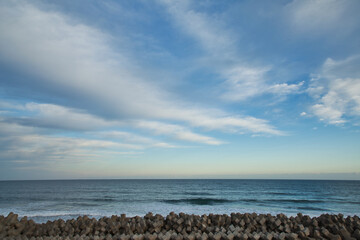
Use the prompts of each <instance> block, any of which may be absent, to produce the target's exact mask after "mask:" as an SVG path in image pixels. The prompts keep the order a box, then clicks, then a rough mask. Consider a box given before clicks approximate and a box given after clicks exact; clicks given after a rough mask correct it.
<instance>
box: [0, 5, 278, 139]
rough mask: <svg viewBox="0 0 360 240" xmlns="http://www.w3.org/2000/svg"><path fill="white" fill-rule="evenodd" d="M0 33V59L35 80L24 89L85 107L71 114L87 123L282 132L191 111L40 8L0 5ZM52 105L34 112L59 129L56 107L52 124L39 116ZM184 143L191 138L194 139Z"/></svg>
mask: <svg viewBox="0 0 360 240" xmlns="http://www.w3.org/2000/svg"><path fill="white" fill-rule="evenodd" d="M199 18H200V17H199ZM0 32H1V35H0V51H1V58H2V60H4V61H6V62H8V64H15V65H16V66H17V67H18V68H19V69H22V70H26V71H27V72H28V73H31V74H32V76H35V79H36V80H33V82H32V83H31V84H30V85H31V87H32V88H33V89H35V90H37V91H40V92H46V93H47V94H50V95H53V96H55V97H57V98H63V99H66V100H67V101H68V102H67V104H68V105H69V106H73V108H74V109H75V108H76V109H84V111H78V110H76V111H72V112H73V115H72V116H73V117H74V118H85V119H86V118H88V117H89V115H88V114H96V115H99V116H102V117H103V118H110V119H115V120H119V119H121V120H134V119H136V120H138V119H158V120H161V121H167V120H171V121H172V120H175V121H180V122H183V123H186V124H190V125H192V126H198V127H203V128H211V129H214V130H216V129H218V130H219V129H220V130H225V131H227V130H228V129H224V128H226V127H229V128H237V130H238V131H246V132H263V133H268V134H277V135H280V134H282V133H281V132H280V131H279V130H276V129H275V128H274V127H273V126H271V125H270V124H268V123H267V122H266V121H265V120H261V119H257V118H252V117H239V116H237V117H235V116H231V114H228V113H223V112H221V111H213V110H209V109H206V108H194V107H193V106H192V105H193V104H191V103H186V102H181V101H179V100H175V98H174V97H172V96H170V95H169V94H168V93H167V92H166V91H164V90H162V89H159V88H158V87H157V86H155V85H154V84H152V83H151V82H149V80H148V79H146V78H143V76H141V74H139V71H138V70H139V69H138V68H136V67H134V65H135V64H134V63H133V61H132V59H130V58H129V57H127V56H126V54H123V52H126V49H123V50H124V51H115V50H114V49H112V48H111V44H110V42H111V40H112V38H111V37H110V36H108V35H106V34H105V33H104V32H102V31H100V30H98V29H95V28H92V27H89V26H86V25H84V24H81V23H78V22H77V21H75V20H74V19H71V18H69V17H67V16H65V15H63V14H61V13H59V12H54V11H43V10H41V9H39V8H37V7H35V6H34V5H31V4H29V3H27V2H22V1H19V2H11V3H9V2H3V3H1V5H0ZM215 35H221V34H215ZM204 36H207V34H204ZM205 38H206V37H205ZM118 40H119V41H121V39H118ZM214 41H215V40H214ZM219 41H220V40H219ZM14 49H16V51H14ZM17 81H20V82H17V83H16V87H21V86H22V85H25V87H24V88H25V89H26V85H29V82H27V80H21V79H20V80H19V79H18V80H17ZM28 107H29V106H28ZM30 107H31V106H30ZM51 108H54V106H52V105H46V106H45V105H43V106H42V107H41V109H40V108H39V109H36V110H37V111H39V113H40V115H41V114H42V115H43V116H42V117H43V118H46V119H47V122H51V121H52V122H53V124H54V125H56V124H60V125H61V119H64V118H65V119H67V118H68V114H69V112H66V110H64V109H61V107H60V108H59V107H55V108H57V109H56V111H55V112H56V113H55V116H56V115H57V116H58V119H55V118H53V117H51V115H46V112H49V111H52V110H55V109H51ZM214 112H218V113H220V114H214ZM53 113H54V112H52V114H53ZM224 116H225V117H224ZM229 119H232V120H231V121H229ZM87 122H88V123H89V125H92V126H94V125H97V124H100V125H101V124H107V123H105V122H104V121H103V120H101V118H98V119H93V118H92V119H87ZM63 124H66V123H63ZM69 127H71V126H69ZM80 127H81V126H80ZM183 138H184V139H186V138H188V139H195V137H194V136H193V137H183ZM198 139H199V140H200V141H202V142H206V141H207V140H205V139H202V138H198ZM208 142H211V140H208Z"/></svg>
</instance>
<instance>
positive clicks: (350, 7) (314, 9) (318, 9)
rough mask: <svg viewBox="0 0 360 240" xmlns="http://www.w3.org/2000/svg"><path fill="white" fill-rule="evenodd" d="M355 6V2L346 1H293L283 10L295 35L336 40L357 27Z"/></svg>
mask: <svg viewBox="0 0 360 240" xmlns="http://www.w3.org/2000/svg"><path fill="white" fill-rule="evenodd" d="M357 4H358V3H357V2H356V1H347V0H344V1H337V0H327V1H322V0H320V1H316V0H294V1H292V2H290V3H289V4H287V5H286V6H285V8H284V10H285V12H286V15H287V17H288V19H289V23H290V24H291V26H292V27H293V28H295V30H296V31H295V32H296V33H297V34H302V35H304V36H305V37H314V36H315V37H317V36H321V35H328V34H330V35H332V36H333V37H334V38H338V37H339V36H344V35H345V36H346V35H348V34H349V33H351V31H352V29H353V28H354V27H357V24H356V19H357V15H358V14H357V12H356V10H355V9H357V8H356V7H355V5H357ZM354 10H355V11H354ZM334 32H336V34H334Z"/></svg>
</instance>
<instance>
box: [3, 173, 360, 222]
mask: <svg viewBox="0 0 360 240" xmlns="http://www.w3.org/2000/svg"><path fill="white" fill-rule="evenodd" d="M172 211H173V212H175V213H180V212H184V213H189V214H198V215H201V214H209V213H215V214H224V213H225V214H230V213H232V212H240V213H245V212H249V213H253V212H256V213H271V214H278V213H285V214H287V215H288V216H291V215H296V214H297V213H298V212H301V213H303V214H307V215H310V216H318V215H320V214H323V213H333V214H337V213H342V214H344V215H360V181H325V180H324V181H321V180H49V181H48V180H47V181H0V215H7V214H8V213H9V212H15V213H17V214H19V216H20V217H21V216H28V217H30V219H34V220H35V221H36V222H46V221H47V220H55V219H59V218H62V219H65V220H66V219H70V218H76V217H78V216H80V215H88V216H90V217H95V218H99V217H102V216H111V215H120V214H122V213H125V214H127V215H128V216H135V215H138V216H143V215H145V214H146V213H148V212H153V213H154V214H156V213H159V214H162V215H167V214H168V213H169V212H172Z"/></svg>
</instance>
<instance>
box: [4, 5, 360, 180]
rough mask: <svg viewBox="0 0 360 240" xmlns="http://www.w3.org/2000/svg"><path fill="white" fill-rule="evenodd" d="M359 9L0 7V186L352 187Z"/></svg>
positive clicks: (359, 145) (359, 109)
mask: <svg viewBox="0 0 360 240" xmlns="http://www.w3.org/2000/svg"><path fill="white" fill-rule="evenodd" d="M359 12H360V1H357V0H341V1H340V0H339V1H337V0H301V1H300V0H279V1H248V0H243V1H210V0H207V1H190V0H184V1H170V0H153V1H145V0H137V1H133V0H125V1H113V0H105V1H93V0H91V1H88V0H86V1H85V0H79V1H71V0H64V1H46V0H34V1H23V0H13V1H1V2H0V180H10V179H74V178H75V179H77V178H286V179H299V178H305V179H357V180H360V15H359Z"/></svg>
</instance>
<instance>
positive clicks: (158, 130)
mask: <svg viewBox="0 0 360 240" xmlns="http://www.w3.org/2000/svg"><path fill="white" fill-rule="evenodd" d="M136 126H138V127H140V128H144V129H148V130H151V131H153V132H154V133H155V134H159V135H163V134H164V135H170V136H172V137H173V138H175V139H179V140H185V141H191V142H200V143H205V144H209V145H220V144H223V142H221V141H219V140H216V139H215V138H212V137H208V136H204V135H200V134H197V133H193V132H191V131H189V130H188V129H186V128H184V127H182V126H179V125H175V124H166V123H160V122H154V121H139V122H137V123H136Z"/></svg>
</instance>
